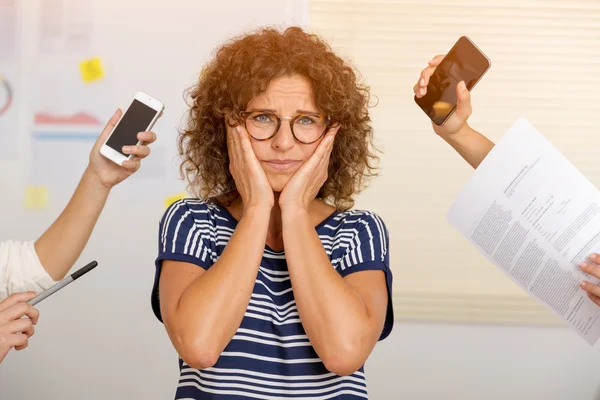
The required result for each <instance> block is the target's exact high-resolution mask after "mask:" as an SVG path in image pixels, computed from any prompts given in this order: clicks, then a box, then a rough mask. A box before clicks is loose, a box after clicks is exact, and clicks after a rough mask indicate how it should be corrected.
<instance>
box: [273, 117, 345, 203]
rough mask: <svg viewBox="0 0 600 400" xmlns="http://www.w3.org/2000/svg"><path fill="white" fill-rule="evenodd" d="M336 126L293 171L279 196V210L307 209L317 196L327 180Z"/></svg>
mask: <svg viewBox="0 0 600 400" xmlns="http://www.w3.org/2000/svg"><path fill="white" fill-rule="evenodd" d="M337 130H338V127H334V128H332V129H331V130H330V131H329V132H327V134H326V135H325V137H324V138H323V140H321V143H319V145H318V146H317V148H316V150H315V152H314V153H313V154H312V155H311V156H310V157H309V159H308V160H306V161H305V162H304V164H302V166H301V167H300V168H298V170H297V171H296V172H295V173H294V175H293V176H292V178H291V179H290V180H289V182H288V183H287V184H286V185H285V187H284V188H283V191H282V192H281V195H280V196H279V206H280V207H281V211H282V212H284V211H285V210H286V209H294V210H297V209H301V210H308V207H309V205H310V203H311V202H312V201H313V200H314V199H315V198H316V197H317V195H318V194H319V190H321V187H322V186H323V184H324V183H325V182H326V181H327V177H328V167H329V157H330V156H331V151H332V149H333V143H334V139H335V135H336V133H337Z"/></svg>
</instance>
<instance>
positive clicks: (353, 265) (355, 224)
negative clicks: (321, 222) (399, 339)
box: [336, 211, 394, 340]
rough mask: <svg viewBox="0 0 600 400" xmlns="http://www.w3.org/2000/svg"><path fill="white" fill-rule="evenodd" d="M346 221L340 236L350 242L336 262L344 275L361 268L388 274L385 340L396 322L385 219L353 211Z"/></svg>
mask: <svg viewBox="0 0 600 400" xmlns="http://www.w3.org/2000/svg"><path fill="white" fill-rule="evenodd" d="M344 222H345V223H344V229H342V230H340V233H339V236H344V237H346V238H347V240H343V241H342V240H340V243H342V242H343V243H345V244H346V248H345V249H344V250H343V252H342V253H341V254H340V259H339V260H338V263H337V265H336V269H337V271H338V273H339V274H340V275H341V276H342V277H346V276H348V275H350V274H352V273H355V272H359V271H370V270H381V271H383V272H384V273H385V280H386V285H387V292H388V307H387V311H386V318H385V325H384V328H383V331H382V333H381V337H380V338H379V340H383V339H385V338H386V337H387V336H388V335H389V334H390V332H391V331H392V327H393V325H394V309H393V304H392V282H393V276H392V271H391V269H390V254H389V233H388V230H387V228H386V226H385V224H384V222H383V220H382V219H381V218H380V217H379V216H378V215H377V214H374V213H372V212H367V211H355V212H351V213H350V214H348V216H347V217H346V218H345V221H344Z"/></svg>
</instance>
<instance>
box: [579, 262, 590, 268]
mask: <svg viewBox="0 0 600 400" xmlns="http://www.w3.org/2000/svg"><path fill="white" fill-rule="evenodd" d="M579 266H580V267H581V268H587V266H588V265H587V263H584V262H582V263H581V264H579Z"/></svg>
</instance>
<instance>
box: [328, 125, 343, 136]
mask: <svg viewBox="0 0 600 400" xmlns="http://www.w3.org/2000/svg"><path fill="white" fill-rule="evenodd" d="M341 126H342V124H340V123H339V122H334V123H333V124H331V127H330V128H329V131H328V132H333V134H334V135H335V134H337V133H338V130H339V129H340V127H341Z"/></svg>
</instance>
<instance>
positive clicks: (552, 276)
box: [447, 118, 600, 345]
mask: <svg viewBox="0 0 600 400" xmlns="http://www.w3.org/2000/svg"><path fill="white" fill-rule="evenodd" d="M447 218H448V220H449V221H450V222H451V223H452V225H454V226H455V227H456V228H457V229H458V230H459V231H460V232H461V233H462V234H463V235H464V236H465V237H467V238H468V239H469V240H470V241H471V242H472V243H473V244H474V245H475V246H476V247H477V248H478V249H479V250H480V251H481V252H482V253H483V254H484V255H485V256H486V257H487V258H488V259H489V260H490V261H491V262H493V263H494V264H495V265H496V266H497V267H498V268H500V270H502V271H503V272H504V273H505V274H506V275H507V276H508V277H509V278H510V279H511V280H512V281H514V282H516V283H517V284H518V285H519V286H520V287H521V288H523V289H524V290H526V291H527V292H528V293H529V294H530V295H532V296H533V297H535V298H536V299H538V300H540V301H541V302H542V303H543V304H545V305H546V306H547V307H548V308H550V309H551V310H552V311H553V312H554V313H555V314H557V315H558V316H560V317H561V318H562V319H563V320H564V321H566V322H567V323H568V324H569V325H570V326H571V327H572V328H573V329H574V330H575V331H576V332H577V333H579V334H580V335H581V336H582V337H583V338H584V339H585V340H586V341H587V342H588V343H589V344H591V345H593V344H595V343H596V341H597V340H598V338H599V337H600V321H598V320H599V318H600V307H599V306H597V305H596V304H594V303H593V302H592V301H591V300H590V299H589V298H588V296H587V293H586V292H585V291H584V290H582V289H581V288H580V287H579V284H580V282H581V280H584V279H585V280H587V281H589V282H592V283H593V284H598V280H597V279H595V278H593V277H591V276H589V275H588V274H585V273H583V272H582V271H581V270H579V268H578V264H579V263H580V262H581V261H584V260H586V259H587V256H588V255H589V254H590V253H592V252H598V251H600V192H599V191H598V190H597V189H596V188H595V187H594V186H593V185H592V184H591V183H590V182H589V181H588V180H587V179H586V178H585V177H584V176H583V175H582V174H581V173H580V172H579V171H578V170H577V169H576V168H575V167H574V166H573V165H572V164H571V163H570V162H569V161H568V160H567V159H566V158H565V157H564V156H563V155H562V154H561V153H560V152H559V151H558V150H557V149H556V148H554V147H553V146H552V145H551V144H550V142H548V141H547V140H546V139H545V138H544V137H543V136H542V135H541V134H540V133H539V132H538V131H536V130H535V128H534V127H533V126H532V125H531V124H530V123H529V122H528V121H527V120H526V119H524V118H521V119H519V120H518V121H517V122H516V123H515V124H514V125H513V126H512V127H511V128H510V129H509V131H508V132H507V133H506V134H505V135H504V137H503V138H502V139H501V140H500V141H499V142H498V144H497V145H496V146H495V147H494V149H493V150H492V151H491V152H490V154H489V155H488V156H487V157H486V158H485V160H484V161H483V162H482V163H481V165H480V166H479V168H478V169H477V170H476V171H475V174H474V175H473V177H472V178H471V179H470V181H469V182H468V183H467V185H466V186H465V187H464V188H463V190H462V191H461V193H460V194H459V195H458V197H457V199H456V201H455V203H454V204H453V206H452V207H451V209H450V211H449V212H448V215H447Z"/></svg>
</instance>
